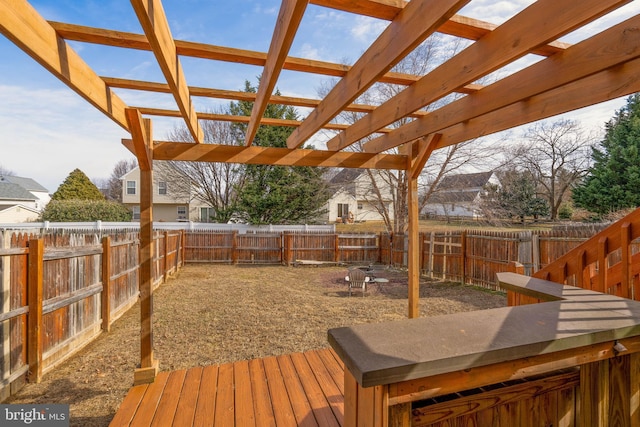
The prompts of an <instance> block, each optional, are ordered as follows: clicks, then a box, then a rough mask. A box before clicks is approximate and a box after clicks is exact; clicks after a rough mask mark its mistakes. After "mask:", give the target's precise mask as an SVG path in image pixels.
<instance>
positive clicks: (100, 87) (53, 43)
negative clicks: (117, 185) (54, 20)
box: [0, 0, 128, 130]
mask: <svg viewBox="0 0 640 427" xmlns="http://www.w3.org/2000/svg"><path fill="white" fill-rule="evenodd" d="M0 33H2V34H4V35H5V36H6V37H7V38H8V39H9V40H11V41H12V42H13V43H14V44H15V45H16V46H18V47H19V48H20V49H22V50H23V51H24V52H26V53H27V54H28V55H29V56H30V57H32V58H33V59H34V60H35V61H36V62H38V63H39V64H40V65H42V66H43V67H44V68H46V69H47V70H48V71H49V72H50V73H51V74H53V75H54V76H55V77H57V78H58V79H59V80H60V81H62V82H63V83H65V84H66V85H67V86H69V87H70V88H71V89H72V90H73V91H74V92H76V93H77V94H78V95H80V96H81V97H83V98H84V99H85V100H86V101H87V102H89V103H90V104H91V105H93V106H94V107H95V108H97V109H98V110H100V111H101V112H102V113H103V114H104V115H106V116H107V117H109V118H110V119H111V120H113V121H114V122H116V123H117V124H118V125H120V126H121V127H122V128H124V129H125V130H128V127H127V119H126V117H125V107H126V104H125V103H124V102H123V101H122V100H121V99H120V98H119V97H118V96H117V95H116V94H114V93H113V92H112V91H111V89H109V88H108V87H107V85H105V83H104V82H103V81H102V79H100V77H98V75H97V74H96V73H95V72H94V71H93V70H92V69H91V68H90V67H89V65H87V63H86V62H84V60H82V58H80V56H79V55H78V54H77V53H76V52H75V51H74V50H73V49H72V48H71V46H69V45H68V44H67V43H66V41H65V40H63V39H62V38H61V37H60V36H59V35H58V34H56V31H55V30H54V29H53V28H52V27H51V25H49V24H48V23H47V21H45V20H44V18H42V17H41V16H40V15H39V14H38V12H36V11H35V10H34V9H33V7H32V6H31V5H30V4H29V3H27V2H26V1H22V0H16V1H11V2H6V1H2V2H0Z"/></svg>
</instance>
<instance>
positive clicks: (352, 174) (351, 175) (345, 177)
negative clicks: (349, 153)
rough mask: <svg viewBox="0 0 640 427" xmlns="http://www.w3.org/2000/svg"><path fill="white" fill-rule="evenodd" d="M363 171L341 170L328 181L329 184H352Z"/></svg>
mask: <svg viewBox="0 0 640 427" xmlns="http://www.w3.org/2000/svg"><path fill="white" fill-rule="evenodd" d="M362 172H364V169H346V168H345V169H342V170H341V171H340V172H338V173H337V174H336V175H335V176H334V177H333V178H331V180H330V181H329V182H330V183H331V184H347V183H350V182H353V181H354V180H355V179H356V178H357V177H359V176H360V175H361V174H362Z"/></svg>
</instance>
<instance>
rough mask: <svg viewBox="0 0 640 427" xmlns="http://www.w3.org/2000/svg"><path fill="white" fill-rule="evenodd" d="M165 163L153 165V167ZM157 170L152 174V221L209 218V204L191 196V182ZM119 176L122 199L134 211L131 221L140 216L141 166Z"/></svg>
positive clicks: (202, 220)
mask: <svg viewBox="0 0 640 427" xmlns="http://www.w3.org/2000/svg"><path fill="white" fill-rule="evenodd" d="M162 167H168V166H166V165H163V166H158V167H156V165H154V170H158V169H161V168H162ZM166 176H168V175H166V174H163V173H156V174H154V178H153V218H154V220H155V221H167V222H175V221H194V222H208V218H209V216H210V215H209V213H210V210H211V208H209V207H208V206H207V205H206V204H205V203H203V202H201V201H200V200H198V199H197V198H195V197H194V196H193V192H192V191H191V184H190V183H189V182H188V180H185V179H183V178H174V176H173V175H171V178H166ZM120 179H121V180H122V203H123V204H124V205H125V206H127V207H128V208H129V209H131V211H132V212H133V218H132V219H133V221H139V220H140V168H138V167H136V168H135V169H133V170H131V171H129V172H127V173H126V174H125V175H124V176H122V177H121V178H120Z"/></svg>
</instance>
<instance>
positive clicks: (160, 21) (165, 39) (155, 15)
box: [131, 0, 204, 142]
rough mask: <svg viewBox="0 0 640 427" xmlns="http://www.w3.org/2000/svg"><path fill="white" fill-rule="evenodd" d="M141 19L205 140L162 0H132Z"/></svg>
mask: <svg viewBox="0 0 640 427" xmlns="http://www.w3.org/2000/svg"><path fill="white" fill-rule="evenodd" d="M131 5H132V6H133V9H134V10H135V12H136V15H137V16H138V21H140V24H141V25H142V29H143V30H144V33H145V34H146V36H147V40H148V41H149V45H150V46H151V50H152V51H153V53H154V55H155V57H156V60H157V61H158V65H160V69H161V70H162V73H163V74H164V77H165V79H166V80H167V83H168V84H169V87H170V88H171V93H172V94H173V97H174V98H175V100H176V103H177V104H178V109H179V110H180V112H181V113H182V117H183V118H184V121H185V123H186V124H187V128H188V129H189V132H191V136H192V137H193V139H194V141H196V142H202V140H203V139H204V133H203V131H202V129H201V128H200V125H199V124H198V117H197V116H196V113H195V109H194V106H193V104H192V103H191V98H190V96H189V90H188V88H187V83H186V80H185V77H184V72H183V70H182V65H181V63H180V60H179V59H178V54H177V51H176V45H175V42H174V40H173V37H172V36H171V31H170V30H169V23H168V22H167V17H166V15H165V13H164V9H163V7H162V3H161V2H160V0H131Z"/></svg>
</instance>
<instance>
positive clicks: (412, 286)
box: [405, 133, 442, 319]
mask: <svg viewBox="0 0 640 427" xmlns="http://www.w3.org/2000/svg"><path fill="white" fill-rule="evenodd" d="M441 136H442V135H441V134H439V133H435V134H431V135H429V136H427V137H425V138H420V139H418V140H416V141H414V142H413V143H411V144H407V146H405V151H406V154H407V187H408V193H409V194H408V195H407V196H408V197H407V205H408V211H409V212H408V214H409V229H408V234H409V257H408V258H409V259H408V263H407V264H408V265H407V267H408V268H409V318H410V319H413V318H416V317H420V308H419V302H420V223H419V221H418V219H419V216H420V210H419V206H418V204H419V203H418V178H419V177H420V173H421V172H422V169H423V168H424V165H425V164H426V163H427V160H429V157H430V156H431V153H432V152H433V150H434V149H435V147H436V145H437V144H438V141H440V138H441Z"/></svg>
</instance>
